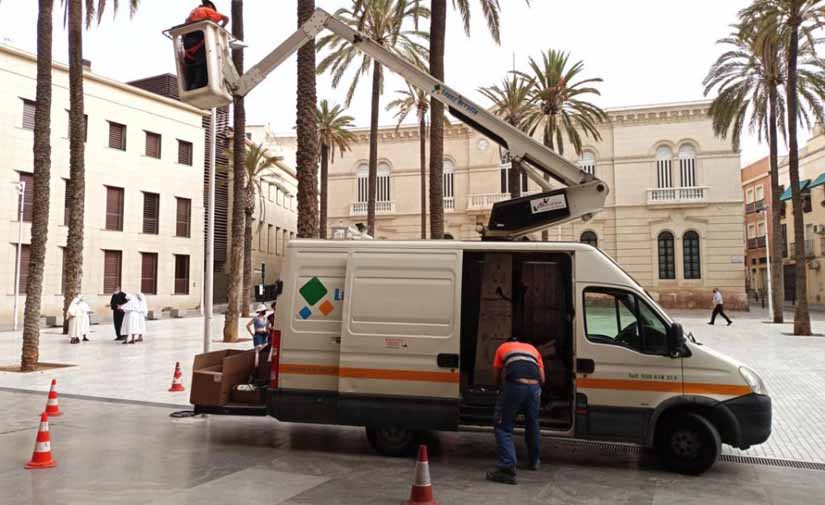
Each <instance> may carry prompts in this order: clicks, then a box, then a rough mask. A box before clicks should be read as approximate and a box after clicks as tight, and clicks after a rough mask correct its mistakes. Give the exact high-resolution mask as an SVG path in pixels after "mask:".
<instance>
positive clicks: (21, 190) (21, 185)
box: [10, 181, 26, 331]
mask: <svg viewBox="0 0 825 505" xmlns="http://www.w3.org/2000/svg"><path fill="white" fill-rule="evenodd" d="M10 184H14V185H15V186H16V187H17V198H18V205H17V208H18V212H17V260H16V262H15V264H14V331H17V322H18V321H17V319H18V318H17V309H18V307H19V305H20V260H21V257H22V256H23V254H22V252H23V206H24V204H25V199H26V182H25V181H16V182H11V183H10Z"/></svg>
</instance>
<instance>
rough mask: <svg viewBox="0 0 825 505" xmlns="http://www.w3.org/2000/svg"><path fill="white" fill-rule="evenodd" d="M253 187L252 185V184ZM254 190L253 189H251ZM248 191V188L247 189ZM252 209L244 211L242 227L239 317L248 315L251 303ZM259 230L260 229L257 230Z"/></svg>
mask: <svg viewBox="0 0 825 505" xmlns="http://www.w3.org/2000/svg"><path fill="white" fill-rule="evenodd" d="M253 188H254V186H253ZM253 191H254V189H253ZM247 192H248V189H247ZM253 212H254V207H253V209H252V210H249V208H248V207H247V209H246V210H245V211H244V229H243V294H242V295H241V317H249V306H250V305H251V304H252V221H253V218H252V213H253ZM259 232H260V230H259Z"/></svg>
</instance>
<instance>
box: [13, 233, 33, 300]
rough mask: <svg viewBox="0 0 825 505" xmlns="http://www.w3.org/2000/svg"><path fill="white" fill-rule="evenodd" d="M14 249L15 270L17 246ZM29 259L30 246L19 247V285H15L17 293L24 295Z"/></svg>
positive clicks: (27, 279) (14, 245)
mask: <svg viewBox="0 0 825 505" xmlns="http://www.w3.org/2000/svg"><path fill="white" fill-rule="evenodd" d="M12 245H13V247H14V261H15V263H14V268H17V244H12ZM30 258H31V246H30V245H28V244H23V245H22V246H21V247H20V284H18V285H17V292H18V293H21V294H25V293H26V285H28V283H29V259H30Z"/></svg>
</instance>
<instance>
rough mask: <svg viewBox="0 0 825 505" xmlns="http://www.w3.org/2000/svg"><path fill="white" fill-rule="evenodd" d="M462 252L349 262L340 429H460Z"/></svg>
mask: <svg viewBox="0 0 825 505" xmlns="http://www.w3.org/2000/svg"><path fill="white" fill-rule="evenodd" d="M461 261H462V257H461V253H460V251H457V250H443V249H442V250H433V249H421V250H414V251H413V250H410V249H409V248H407V249H403V250H362V251H356V252H353V253H352V254H351V255H350V257H349V260H348V263H347V278H346V297H345V301H344V322H343V325H342V330H341V355H340V369H339V383H338V392H339V395H338V396H339V399H338V416H339V420H340V422H341V423H342V424H352V425H360V426H367V427H397V428H402V429H405V430H430V429H432V430H455V429H457V427H458V403H459V352H460V351H459V346H460V329H459V321H460V320H461V314H460V310H461Z"/></svg>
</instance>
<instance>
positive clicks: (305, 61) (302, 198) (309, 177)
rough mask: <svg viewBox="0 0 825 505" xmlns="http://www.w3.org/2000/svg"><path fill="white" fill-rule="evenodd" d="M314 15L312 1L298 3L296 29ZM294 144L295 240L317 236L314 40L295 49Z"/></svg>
mask: <svg viewBox="0 0 825 505" xmlns="http://www.w3.org/2000/svg"><path fill="white" fill-rule="evenodd" d="M313 12H315V0H298V26H299V27H300V26H301V25H303V24H304V23H305V22H306V21H307V20H308V19H309V18H310V17H311V16H312V13H313ZM297 94H298V97H297V142H298V149H297V151H296V153H295V160H296V170H297V176H298V237H299V238H315V237H317V236H318V165H317V160H318V131H317V129H316V128H317V126H316V123H315V107H316V102H317V98H316V89H315V40H314V39H313V40H310V41H308V42H307V43H306V44H305V45H304V46H303V47H301V49H299V50H298V88H297Z"/></svg>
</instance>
